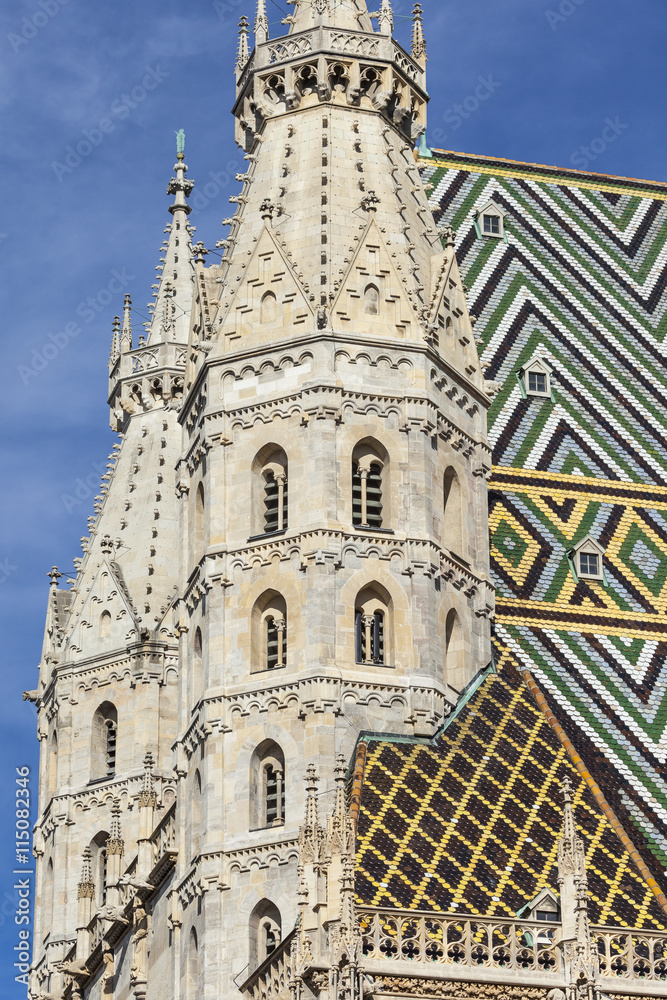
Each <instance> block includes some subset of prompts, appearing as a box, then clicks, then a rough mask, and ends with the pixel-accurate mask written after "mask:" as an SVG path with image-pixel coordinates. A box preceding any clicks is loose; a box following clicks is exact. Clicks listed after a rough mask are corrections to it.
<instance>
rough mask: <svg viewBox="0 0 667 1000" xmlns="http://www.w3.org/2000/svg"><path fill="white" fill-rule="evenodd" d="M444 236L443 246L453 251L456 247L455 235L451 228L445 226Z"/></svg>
mask: <svg viewBox="0 0 667 1000" xmlns="http://www.w3.org/2000/svg"><path fill="white" fill-rule="evenodd" d="M444 236H445V246H446V247H447V249H450V248H451V249H454V247H455V245H456V233H455V232H454V230H453V229H452V227H451V226H447V228H446V229H445V233H444Z"/></svg>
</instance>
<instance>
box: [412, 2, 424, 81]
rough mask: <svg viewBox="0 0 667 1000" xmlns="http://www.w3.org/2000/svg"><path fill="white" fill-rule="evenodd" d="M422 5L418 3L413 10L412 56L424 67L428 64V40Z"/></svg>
mask: <svg viewBox="0 0 667 1000" xmlns="http://www.w3.org/2000/svg"><path fill="white" fill-rule="evenodd" d="M423 16H424V15H423V12H422V5H421V4H420V3H416V4H415V6H414V10H413V11H412V22H413V24H412V58H413V59H415V60H416V61H417V62H418V63H419V64H420V66H422V68H425V66H426V41H425V39H424V21H423Z"/></svg>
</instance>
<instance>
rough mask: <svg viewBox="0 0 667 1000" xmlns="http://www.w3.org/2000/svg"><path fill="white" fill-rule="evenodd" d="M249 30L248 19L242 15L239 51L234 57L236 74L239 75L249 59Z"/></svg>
mask: <svg viewBox="0 0 667 1000" xmlns="http://www.w3.org/2000/svg"><path fill="white" fill-rule="evenodd" d="M249 30H250V25H249V22H248V18H247V17H246V16H245V15H244V16H243V17H242V18H241V20H240V21H239V50H238V55H237V57H236V72H237V73H238V74H239V75H240V74H241V73H242V72H243V70H244V69H245V66H246V63H247V62H248V59H249V58H250V50H249V48H248V31H249Z"/></svg>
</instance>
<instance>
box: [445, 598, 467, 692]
mask: <svg viewBox="0 0 667 1000" xmlns="http://www.w3.org/2000/svg"><path fill="white" fill-rule="evenodd" d="M445 676H446V680H447V684H449V686H450V687H452V688H453V689H454V690H455V691H461V690H462V689H463V688H464V687H465V679H466V669H465V644H464V640H463V628H462V627H461V619H460V618H459V616H458V614H457V613H456V611H454V609H453V608H452V610H451V611H450V612H449V613H448V614H447V620H446V624H445Z"/></svg>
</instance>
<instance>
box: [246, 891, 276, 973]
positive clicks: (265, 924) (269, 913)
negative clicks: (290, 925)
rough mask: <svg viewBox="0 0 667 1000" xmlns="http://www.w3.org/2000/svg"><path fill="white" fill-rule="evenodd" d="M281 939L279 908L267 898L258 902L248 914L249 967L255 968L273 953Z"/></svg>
mask: <svg viewBox="0 0 667 1000" xmlns="http://www.w3.org/2000/svg"><path fill="white" fill-rule="evenodd" d="M281 939H282V920H281V917H280V910H279V909H278V907H277V906H275V904H274V903H271V902H270V901H269V900H268V899H263V900H262V901H261V903H258V904H257V906H256V907H255V909H254V910H253V911H252V914H251V916H250V956H249V958H250V969H251V970H253V971H254V970H255V969H256V968H257V967H258V966H260V965H261V964H262V962H264V961H266V959H267V958H268V957H269V956H270V955H272V954H273V952H274V951H275V950H276V948H277V947H278V946H279V944H280V942H281Z"/></svg>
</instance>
